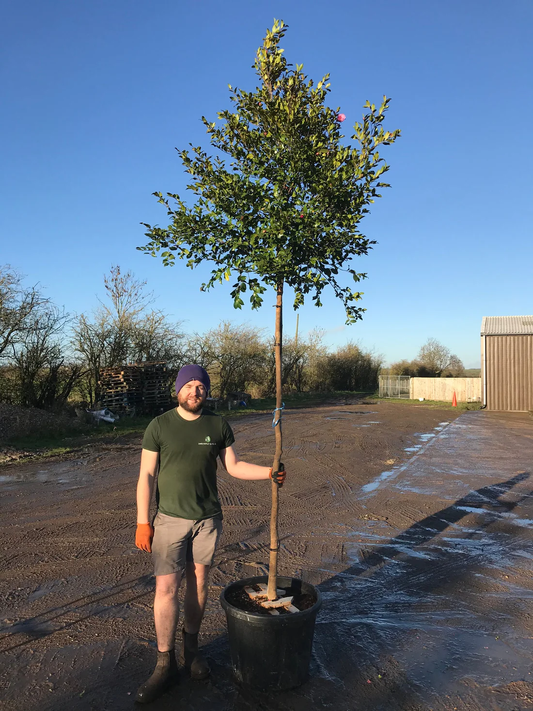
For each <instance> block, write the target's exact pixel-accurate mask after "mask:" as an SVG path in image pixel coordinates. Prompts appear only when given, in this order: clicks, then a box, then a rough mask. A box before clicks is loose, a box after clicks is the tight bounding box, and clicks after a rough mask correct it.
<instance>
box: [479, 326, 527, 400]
mask: <svg viewBox="0 0 533 711" xmlns="http://www.w3.org/2000/svg"><path fill="white" fill-rule="evenodd" d="M481 378H482V382H483V403H484V404H485V405H486V407H487V410H507V411H514V412H527V411H528V410H533V316H484V317H483V320H482V322H481Z"/></svg>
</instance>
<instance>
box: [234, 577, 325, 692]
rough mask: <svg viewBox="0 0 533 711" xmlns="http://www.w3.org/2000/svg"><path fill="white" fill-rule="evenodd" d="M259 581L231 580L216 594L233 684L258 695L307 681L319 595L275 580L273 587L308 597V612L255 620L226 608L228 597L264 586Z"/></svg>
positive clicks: (309, 588) (284, 580)
mask: <svg viewBox="0 0 533 711" xmlns="http://www.w3.org/2000/svg"><path fill="white" fill-rule="evenodd" d="M267 581H268V578H267V577H266V576H260V577H255V578H245V579H244V580H237V581H236V582H234V583H230V585H227V586H226V587H225V588H224V590H223V591H222V593H221V595H220V602H221V604H222V607H223V608H224V611H225V612H226V619H227V623H228V637H229V646H230V655H231V664H232V667H233V673H234V675H235V678H236V680H237V681H238V682H239V683H240V684H243V685H244V686H249V687H253V688H254V689H259V690H262V691H267V690H268V691H282V690H284V689H292V688H294V687H296V686H300V684H303V683H304V681H306V679H307V678H308V676H309V663H310V661H311V651H312V647H313V635H314V631H315V619H316V616H317V613H318V611H319V609H320V607H321V605H322V597H321V595H320V591H319V590H317V588H315V587H314V586H313V585H310V584H309V583H304V582H303V581H301V580H298V579H297V578H285V577H280V576H278V579H277V583H278V588H293V589H294V590H301V592H302V593H304V594H308V595H311V596H313V598H314V599H315V600H316V602H315V604H314V605H313V606H312V607H310V608H309V609H308V610H302V611H300V612H295V613H293V614H289V615H260V614H256V613H252V612H245V611H244V610H240V609H239V608H238V607H235V606H234V605H232V604H230V603H229V602H228V600H227V596H228V593H231V591H233V590H235V589H236V588H242V587H244V586H245V585H256V584H257V583H266V582H267Z"/></svg>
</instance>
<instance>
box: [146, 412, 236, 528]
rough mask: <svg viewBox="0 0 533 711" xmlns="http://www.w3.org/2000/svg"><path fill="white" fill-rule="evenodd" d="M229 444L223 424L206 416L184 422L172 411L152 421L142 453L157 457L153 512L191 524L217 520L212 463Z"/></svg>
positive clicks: (219, 511)
mask: <svg viewBox="0 0 533 711" xmlns="http://www.w3.org/2000/svg"><path fill="white" fill-rule="evenodd" d="M234 441H235V437H234V436H233V432H232V430H231V427H230V426H229V425H228V423H227V422H226V420H225V419H224V418H223V417H220V415H216V414H215V413H214V412H210V411H209V410H202V414H201V416H200V417H199V418H197V419H196V420H184V419H183V417H182V416H181V415H180V414H179V413H178V411H177V409H175V408H174V409H173V410H169V411H168V412H165V413H164V414H163V415H159V417H156V418H155V419H154V420H152V421H151V422H150V424H149V425H148V427H147V428H146V432H145V433H144V438H143V449H148V450H150V451H151V452H159V476H158V479H157V492H156V501H157V507H158V510H159V511H161V513H164V514H167V515H168V516H177V517H179V518H186V519H189V520H192V521H199V520H201V519H204V518H211V517H212V516H221V515H222V509H221V506H220V501H219V500H218V490H217V457H218V455H219V453H220V452H221V450H223V449H226V447H230V446H231V445H232V444H233V442H234Z"/></svg>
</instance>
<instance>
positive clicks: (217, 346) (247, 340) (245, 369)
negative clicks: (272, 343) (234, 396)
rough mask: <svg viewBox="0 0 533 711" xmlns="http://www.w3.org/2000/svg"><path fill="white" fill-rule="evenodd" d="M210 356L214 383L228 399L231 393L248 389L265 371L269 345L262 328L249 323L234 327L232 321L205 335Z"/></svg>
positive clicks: (204, 339)
mask: <svg viewBox="0 0 533 711" xmlns="http://www.w3.org/2000/svg"><path fill="white" fill-rule="evenodd" d="M203 341H204V344H205V348H206V350H207V351H208V353H209V355H210V359H209V360H210V363H209V369H210V372H211V373H212V374H213V378H212V384H213V387H214V389H215V390H218V393H219V395H220V397H222V398H224V397H226V396H227V395H228V393H231V392H244V391H245V390H246V389H247V387H248V385H249V384H250V383H252V382H254V380H255V381H257V379H258V378H259V376H260V373H261V372H262V371H263V370H264V367H265V362H266V358H267V348H266V346H265V344H264V343H263V341H262V340H261V331H260V330H259V329H257V328H253V327H249V326H232V325H231V324H230V323H229V322H228V321H225V322H223V323H221V324H220V326H218V327H217V328H215V329H213V330H211V331H209V332H208V333H206V335H205V336H204V338H203Z"/></svg>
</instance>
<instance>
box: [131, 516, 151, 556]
mask: <svg viewBox="0 0 533 711" xmlns="http://www.w3.org/2000/svg"><path fill="white" fill-rule="evenodd" d="M153 537H154V527H153V526H152V524H151V523H138V524H137V530H136V532H135V545H136V546H137V548H140V549H141V550H142V551H146V552H147V553H151V552H152V538H153Z"/></svg>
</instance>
